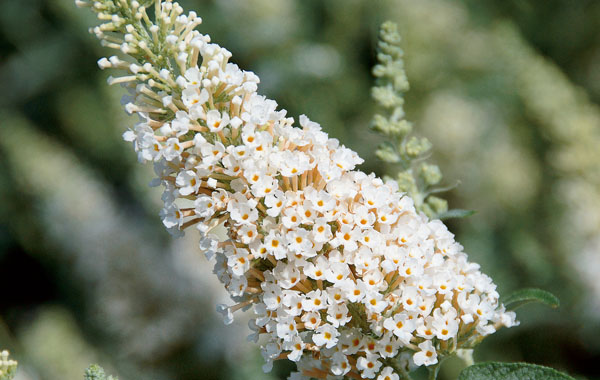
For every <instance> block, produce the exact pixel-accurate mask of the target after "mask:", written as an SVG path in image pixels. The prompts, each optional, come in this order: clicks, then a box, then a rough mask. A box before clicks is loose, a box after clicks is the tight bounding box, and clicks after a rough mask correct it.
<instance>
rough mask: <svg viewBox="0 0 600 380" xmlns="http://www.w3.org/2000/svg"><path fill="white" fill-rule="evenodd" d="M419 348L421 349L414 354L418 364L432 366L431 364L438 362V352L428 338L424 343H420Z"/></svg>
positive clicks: (414, 359)
mask: <svg viewBox="0 0 600 380" xmlns="http://www.w3.org/2000/svg"><path fill="white" fill-rule="evenodd" d="M419 349H420V350H421V351H419V352H417V353H415V354H414V355H413V361H414V362H415V364H416V365H418V366H422V365H425V366H430V365H433V364H435V363H437V362H438V360H437V352H436V350H435V347H433V344H432V343H431V341H429V340H426V341H424V342H423V343H420V344H419Z"/></svg>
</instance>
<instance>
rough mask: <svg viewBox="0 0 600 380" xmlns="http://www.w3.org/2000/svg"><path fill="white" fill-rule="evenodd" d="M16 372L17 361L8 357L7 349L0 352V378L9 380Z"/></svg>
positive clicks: (0, 379)
mask: <svg viewBox="0 0 600 380" xmlns="http://www.w3.org/2000/svg"><path fill="white" fill-rule="evenodd" d="M16 372H17V362H16V361H15V360H12V359H9V353H8V351H6V350H5V351H2V352H0V380H10V379H12V378H13V377H15V374H16Z"/></svg>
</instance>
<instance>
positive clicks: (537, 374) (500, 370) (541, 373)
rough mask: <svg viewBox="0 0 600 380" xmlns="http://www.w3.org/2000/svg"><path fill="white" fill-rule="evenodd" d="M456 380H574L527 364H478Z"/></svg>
mask: <svg viewBox="0 0 600 380" xmlns="http://www.w3.org/2000/svg"><path fill="white" fill-rule="evenodd" d="M458 380H575V379H574V378H572V377H571V376H569V375H566V374H564V373H561V372H558V371H557V370H555V369H552V368H548V367H543V366H541V365H536V364H529V363H496V362H486V363H478V364H475V365H472V366H470V367H467V368H465V369H464V370H462V372H461V373H460V375H459V376H458Z"/></svg>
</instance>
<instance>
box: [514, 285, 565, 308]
mask: <svg viewBox="0 0 600 380" xmlns="http://www.w3.org/2000/svg"><path fill="white" fill-rule="evenodd" d="M532 302H540V303H543V304H544V305H547V306H550V307H551V308H553V309H555V308H557V307H558V306H559V305H560V301H559V300H558V298H557V297H556V296H555V295H554V294H552V293H550V292H547V291H545V290H542V289H535V288H527V289H521V290H517V291H516V292H514V293H512V294H511V295H509V296H508V297H506V298H504V299H503V301H502V303H503V304H504V306H506V309H507V310H515V309H516V308H518V307H521V306H523V305H527V304H528V303H532Z"/></svg>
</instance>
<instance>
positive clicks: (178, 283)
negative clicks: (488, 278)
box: [0, 0, 600, 380]
mask: <svg viewBox="0 0 600 380" xmlns="http://www.w3.org/2000/svg"><path fill="white" fill-rule="evenodd" d="M181 3H182V5H183V6H184V7H185V8H186V9H188V10H196V11H197V12H198V14H199V15H201V16H202V17H203V19H204V24H203V25H202V26H201V30H202V31H203V32H206V33H209V34H210V35H211V36H212V38H213V39H214V40H216V41H218V42H219V43H220V44H221V45H223V46H226V47H227V48H228V49H230V50H232V52H233V53H234V57H235V59H236V63H238V64H239V65H240V66H242V67H243V68H246V69H251V70H254V71H256V72H257V73H258V74H259V76H260V77H261V79H262V84H261V87H260V88H261V91H262V92H263V93H266V94H268V96H269V97H270V98H273V99H276V100H277V101H278V102H279V103H280V104H281V105H282V106H283V107H285V108H286V109H287V110H288V111H289V112H290V113H291V114H292V115H293V116H297V115H300V114H302V113H305V114H307V115H308V116H309V117H310V118H311V119H314V120H315V121H317V122H320V123H321V124H322V125H323V126H324V127H325V128H326V129H327V131H328V132H329V133H330V134H331V135H333V136H334V137H338V138H340V139H341V140H342V141H343V142H344V143H345V144H346V145H347V146H349V147H351V148H352V149H354V150H356V151H358V152H359V153H360V154H361V156H362V157H363V158H365V159H366V164H365V165H363V170H365V171H367V172H370V171H376V172H377V174H379V175H383V174H386V173H384V171H383V165H381V162H380V161H378V160H377V158H376V157H375V155H374V151H375V147H376V145H377V144H378V143H379V142H381V139H380V137H378V136H377V135H376V134H374V133H371V132H369V131H368V125H369V121H370V120H371V118H372V115H373V114H374V109H375V105H374V104H373V102H372V100H371V98H370V88H371V86H372V85H373V78H372V77H371V67H372V66H373V65H374V63H375V59H376V56H375V43H376V36H377V30H378V28H379V26H380V24H381V22H383V21H384V20H386V19H390V20H392V21H394V22H396V23H398V24H399V26H400V32H401V35H402V37H403V50H404V52H405V55H404V59H405V63H406V70H407V74H408V78H409V80H410V82H411V91H410V92H409V93H408V95H407V98H406V102H405V109H406V112H407V115H408V118H409V119H410V120H411V121H413V122H414V124H415V126H414V128H415V130H416V131H417V132H418V134H419V135H422V136H426V137H427V138H428V139H429V140H430V141H431V142H432V143H433V152H434V155H433V157H432V162H435V163H437V164H439V166H440V168H441V171H442V172H443V173H444V178H445V181H447V183H449V184H452V183H453V181H460V185H459V186H458V187H457V188H456V189H454V190H452V191H451V192H449V193H448V196H447V199H448V200H449V206H450V208H465V209H473V210H477V211H478V213H477V214H476V215H474V216H472V217H471V218H468V219H464V220H459V221H454V222H452V223H451V227H452V229H453V231H455V232H456V233H457V235H458V240H459V241H460V242H462V244H463V245H464V246H465V248H466V251H467V252H469V253H470V255H471V258H472V260H473V261H475V262H480V263H481V264H482V266H483V269H484V271H485V272H486V273H489V274H491V275H492V277H493V278H494V280H495V282H496V283H498V284H499V287H500V289H499V290H500V293H501V294H502V293H509V292H510V291H511V290H514V289H518V288H522V287H538V288H543V289H547V290H550V291H551V292H552V293H554V294H557V295H558V296H559V298H560V300H561V307H560V309H558V311H554V310H552V311H548V310H546V309H544V308H542V307H536V306H532V307H529V308H524V309H522V310H521V309H519V315H520V319H521V321H522V325H521V326H520V327H518V328H515V329H510V330H507V331H504V332H502V333H499V334H497V335H495V336H494V337H492V338H490V339H489V340H486V342H484V343H483V344H482V346H480V347H479V349H478V352H477V353H476V355H475V358H476V359H478V360H484V359H488V360H503V359H506V360H511V361H517V360H525V361H528V362H533V363H539V364H544V365H550V366H553V367H555V368H559V369H561V370H565V371H567V372H568V373H570V374H574V375H581V376H586V377H587V378H589V379H594V378H600V370H599V369H598V367H597V366H594V365H593V364H594V362H597V361H598V359H599V358H600V334H598V331H600V313H599V311H600V285H599V284H600V282H599V281H597V273H598V272H600V148H599V147H600V111H599V108H598V106H597V104H596V103H597V102H598V101H599V100H600V39H598V38H597V36H598V35H599V33H600V23H598V21H597V20H599V19H600V3H598V2H596V1H593V0H581V1H577V2H561V1H557V0H550V1H548V0H522V1H513V0H502V1H501V0H476V1H475V0H468V1H465V2H456V1H451V0H419V1H416V0H395V1H391V0H390V1H377V2H374V1H369V0H277V1H272V0H214V1H208V0H206V1H200V0H197V1H192V0H188V1H181ZM0 6H1V8H0V9H2V11H1V12H0V49H1V51H0V89H1V93H2V96H1V97H0V197H1V198H0V199H2V200H1V201H0V284H2V286H3V289H8V290H9V291H7V292H4V294H3V297H2V298H1V299H0V315H1V317H2V319H1V320H0V347H6V348H8V349H10V350H11V353H12V354H13V355H14V356H15V357H16V358H18V360H19V364H20V365H19V370H18V372H17V377H16V379H17V380H25V379H31V380H34V379H44V380H54V379H56V380H58V379H60V380H70V379H73V380H75V379H77V380H80V379H81V376H82V373H83V370H84V368H85V367H84V366H85V365H87V364H89V363H90V362H92V361H97V362H99V363H100V364H102V365H103V366H104V367H105V368H107V372H110V373H113V374H115V375H118V377H119V378H120V379H121V380H127V379H140V378H143V379H172V378H176V379H181V380H188V379H189V380H192V379H242V378H243V379H276V378H285V377H286V372H287V371H289V369H288V368H282V367H277V366H276V368H275V371H274V373H272V374H270V375H264V374H262V371H261V369H260V366H261V359H260V355H259V354H258V353H257V352H256V351H254V348H253V345H251V344H246V343H245V342H244V339H243V337H244V336H245V335H246V333H247V327H246V326H245V325H244V323H243V321H241V322H240V323H237V324H236V325H235V326H234V328H231V327H232V326H228V327H227V328H225V327H223V326H222V323H221V321H220V320H219V319H218V316H216V315H215V314H216V313H215V312H214V305H215V304H217V303H219V302H220V300H219V298H221V297H224V295H223V294H222V293H220V291H219V286H217V284H216V281H215V280H214V279H213V276H212V275H209V273H208V269H207V268H206V265H205V262H204V258H203V257H201V255H198V254H197V252H198V249H197V242H195V241H189V240H185V239H184V240H176V241H173V240H171V238H170V237H168V236H167V235H166V233H164V232H163V228H162V226H161V225H160V220H159V218H158V217H157V213H158V208H159V205H158V204H157V202H158V201H159V199H160V194H157V193H155V192H154V191H153V190H152V189H150V188H148V187H147V186H146V185H147V183H148V181H149V179H150V177H151V176H150V173H148V172H147V171H146V169H145V168H144V167H142V166H141V165H138V164H137V163H136V162H135V157H134V156H133V155H132V154H131V153H130V149H129V147H127V146H126V145H125V143H124V142H122V141H121V137H120V135H121V133H122V131H124V130H125V126H126V125H128V123H131V122H132V121H131V120H128V119H127V117H126V115H125V114H124V113H123V112H122V111H121V107H120V105H119V98H120V96H121V95H123V93H124V92H123V90H121V89H120V88H118V87H112V88H109V87H108V86H106V83H105V80H106V77H105V75H106V74H105V73H103V72H101V71H100V70H98V69H97V67H96V65H95V64H94V62H95V61H96V60H97V58H98V57H100V56H102V55H103V50H102V49H101V48H100V47H98V46H97V43H96V41H95V39H94V38H93V37H92V36H90V35H88V33H87V28H88V27H89V26H92V25H94V23H95V21H94V20H93V16H92V15H91V14H90V13H88V12H81V11H79V10H77V9H76V8H75V6H74V4H73V2H72V1H71V0H21V1H14V0H0ZM390 174H393V173H390ZM461 366H463V364H461V362H460V361H459V360H456V361H451V360H449V361H448V362H447V363H446V364H445V365H444V367H442V372H443V375H445V377H444V378H446V379H454V378H456V376H457V374H458V373H459V371H460V369H461Z"/></svg>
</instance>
